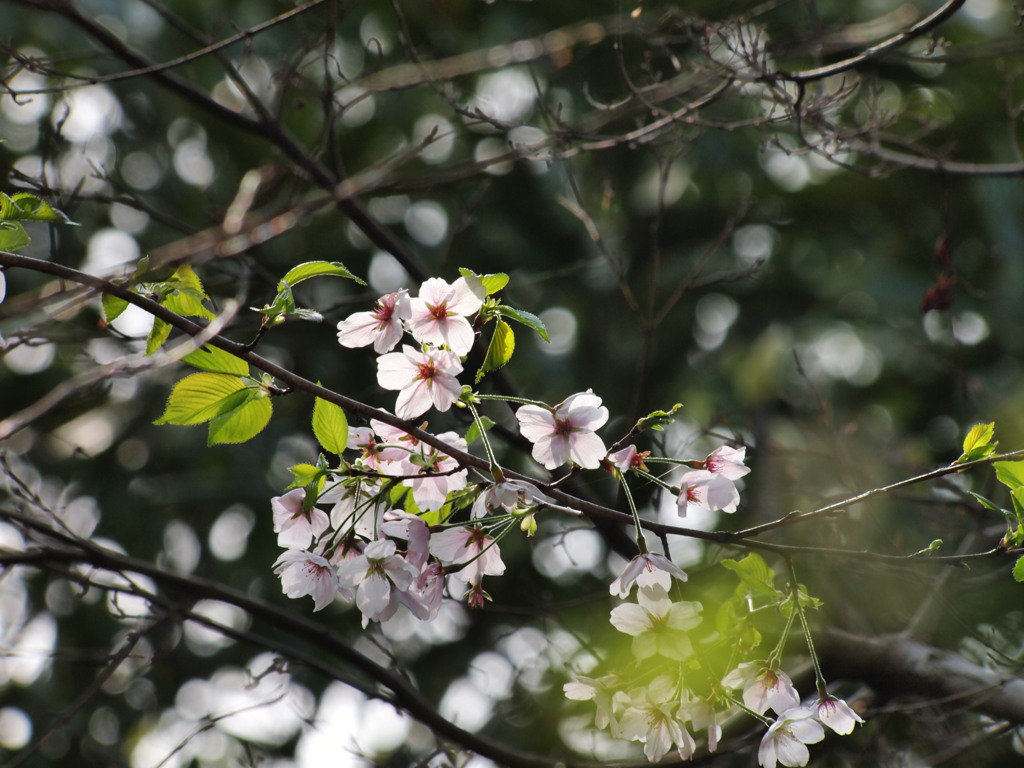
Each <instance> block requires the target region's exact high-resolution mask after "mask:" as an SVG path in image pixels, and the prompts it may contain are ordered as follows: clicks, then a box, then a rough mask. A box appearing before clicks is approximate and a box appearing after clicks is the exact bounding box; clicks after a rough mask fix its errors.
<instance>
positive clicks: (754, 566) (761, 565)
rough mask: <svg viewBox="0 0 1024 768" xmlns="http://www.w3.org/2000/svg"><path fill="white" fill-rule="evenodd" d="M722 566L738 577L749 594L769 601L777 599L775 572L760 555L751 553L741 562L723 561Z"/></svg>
mask: <svg viewBox="0 0 1024 768" xmlns="http://www.w3.org/2000/svg"><path fill="white" fill-rule="evenodd" d="M722 565H723V566H725V567H726V568H728V569H729V570H730V571H732V572H734V573H735V574H736V575H737V576H739V578H740V581H742V582H743V584H744V586H746V587H747V588H748V589H749V590H750V591H751V593H753V594H758V595H762V596H764V597H766V598H768V599H770V600H776V599H778V598H779V591H778V590H777V589H776V588H775V572H774V571H773V570H772V569H771V568H769V567H768V564H767V563H766V562H765V561H764V558H763V557H761V556H760V555H757V554H754V553H751V554H749V555H747V556H746V557H744V558H743V559H742V560H732V559H725V560H723V561H722Z"/></svg>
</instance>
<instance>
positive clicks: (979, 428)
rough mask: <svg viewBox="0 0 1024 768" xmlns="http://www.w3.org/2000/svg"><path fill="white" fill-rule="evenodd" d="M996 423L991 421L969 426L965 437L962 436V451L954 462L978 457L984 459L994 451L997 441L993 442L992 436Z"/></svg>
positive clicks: (961, 462)
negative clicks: (969, 428)
mask: <svg viewBox="0 0 1024 768" xmlns="http://www.w3.org/2000/svg"><path fill="white" fill-rule="evenodd" d="M995 431H996V424H995V422H991V423H989V424H975V425H974V426H973V427H971V431H970V432H968V433H967V437H965V438H964V452H963V454H962V455H961V456H960V458H959V459H957V460H956V461H955V462H953V463H954V464H963V463H964V462H967V461H977V460H978V459H985V458H988V457H989V456H991V455H992V454H993V453H995V452H996V447H997V446H998V445H999V443H998V442H993V441H992V438H993V437H994V436H995Z"/></svg>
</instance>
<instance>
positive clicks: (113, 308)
mask: <svg viewBox="0 0 1024 768" xmlns="http://www.w3.org/2000/svg"><path fill="white" fill-rule="evenodd" d="M100 304H101V305H102V306H103V319H104V320H106V321H107V322H108V323H112V322H114V320H116V319H117V318H118V317H119V316H120V314H121V313H122V312H124V311H125V310H126V309H128V302H127V301H125V300H124V299H122V298H119V297H117V296H114V295H113V294H111V293H104V294H103V298H101V299H100Z"/></svg>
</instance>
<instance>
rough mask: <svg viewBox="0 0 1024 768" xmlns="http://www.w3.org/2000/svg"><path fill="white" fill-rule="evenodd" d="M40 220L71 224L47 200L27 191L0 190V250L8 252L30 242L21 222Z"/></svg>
mask: <svg viewBox="0 0 1024 768" xmlns="http://www.w3.org/2000/svg"><path fill="white" fill-rule="evenodd" d="M23 221H41V222H44V223H46V224H73V223H74V222H72V221H71V219H69V218H68V217H67V216H66V215H64V214H63V213H62V212H61V211H58V210H57V209H56V208H54V207H53V206H52V205H50V204H49V203H48V202H46V201H45V200H43V199H42V198H40V197H36V196H35V195H33V194H30V193H28V192H18V193H17V194H14V195H7V194H5V193H3V192H0V251H7V252H8V253H10V252H13V251H17V250H19V249H21V248H24V247H25V246H26V245H28V244H29V243H30V242H31V238H29V236H28V232H26V231H25V227H24V226H23V225H22V223H21V222H23Z"/></svg>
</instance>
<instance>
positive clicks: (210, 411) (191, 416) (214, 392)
mask: <svg viewBox="0 0 1024 768" xmlns="http://www.w3.org/2000/svg"><path fill="white" fill-rule="evenodd" d="M244 389H245V382H244V381H243V380H242V379H240V378H239V377H238V376H229V375H227V374H223V373H193V374H192V375H191V376H186V377H185V378H184V379H182V380H181V381H179V382H178V383H177V384H175V385H174V389H172V390H171V394H170V396H169V397H168V398H167V408H166V409H165V410H164V413H163V415H162V416H161V417H160V418H159V419H157V420H156V421H154V422H153V423H154V424H179V425H181V426H188V425H190V424H202V423H203V422H204V421H209V420H210V419H212V418H213V417H215V416H217V415H218V414H220V413H222V412H224V411H225V410H226V409H228V408H230V407H232V403H230V402H229V401H230V398H231V397H232V395H235V394H237V393H239V392H241V391H242V390H244Z"/></svg>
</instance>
